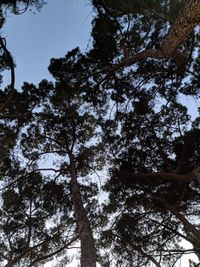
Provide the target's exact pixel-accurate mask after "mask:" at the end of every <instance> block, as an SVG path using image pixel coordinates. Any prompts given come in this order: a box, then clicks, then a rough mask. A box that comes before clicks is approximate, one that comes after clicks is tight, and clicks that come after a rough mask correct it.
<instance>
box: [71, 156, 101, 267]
mask: <svg viewBox="0 0 200 267" xmlns="http://www.w3.org/2000/svg"><path fill="white" fill-rule="evenodd" d="M69 158H70V174H71V190H72V198H73V205H74V213H75V218H76V223H77V227H78V232H79V235H80V240H81V267H96V249H95V243H94V238H93V234H92V229H91V225H90V222H89V219H88V217H87V214H86V211H85V208H84V206H83V201H82V198H81V193H80V188H79V184H78V181H77V173H76V169H75V164H74V159H73V155H72V154H70V155H69Z"/></svg>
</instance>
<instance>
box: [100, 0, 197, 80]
mask: <svg viewBox="0 0 200 267" xmlns="http://www.w3.org/2000/svg"><path fill="white" fill-rule="evenodd" d="M198 23H200V0H187V1H185V3H184V6H183V8H182V10H180V12H179V14H178V17H177V20H176V21H175V22H174V24H173V25H172V27H171V28H170V30H169V32H168V34H167V35H166V36H165V38H164V40H163V43H162V44H161V47H160V49H150V50H144V51H141V52H139V53H136V54H134V55H133V56H132V57H126V56H125V58H124V59H123V60H122V61H121V62H120V63H119V64H116V65H115V66H113V68H111V69H110V70H109V71H108V73H107V74H106V75H105V77H104V78H103V79H102V80H101V82H100V83H102V82H103V81H105V80H106V79H108V78H109V77H110V76H112V75H113V73H114V72H116V71H117V70H119V69H122V68H124V67H128V66H131V65H133V64H135V63H137V62H140V61H142V60H145V59H147V58H153V59H163V58H171V59H173V60H175V62H176V64H177V67H178V69H179V71H183V70H184V68H185V64H186V62H187V55H185V54H184V53H183V52H181V51H179V47H180V45H181V44H182V43H183V42H184V40H186V38H187V37H188V35H189V34H190V33H191V32H192V30H193V29H194V27H195V26H196V25H197V24H198Z"/></svg>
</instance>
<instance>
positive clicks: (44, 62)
mask: <svg viewBox="0 0 200 267" xmlns="http://www.w3.org/2000/svg"><path fill="white" fill-rule="evenodd" d="M46 2H47V5H45V6H44V7H43V8H42V9H41V11H40V12H34V13H33V12H26V13H24V14H23V15H19V16H14V15H11V16H9V17H8V18H7V21H6V24H5V26H4V28H3V30H2V36H3V37H6V40H7V47H8V49H9V50H10V52H11V53H12V55H13V57H14V59H15V62H16V64H17V68H16V86H15V87H16V88H17V89H19V88H20V87H21V85H22V83H23V81H27V82H33V83H36V84H37V83H38V82H40V81H41V80H42V79H44V78H48V79H51V76H50V74H49V73H48V70H47V67H48V65H49V61H50V59H51V58H52V57H63V56H64V55H65V54H66V53H67V52H68V51H69V50H71V49H73V48H75V47H77V46H79V47H80V48H81V50H82V52H84V51H85V50H86V49H87V45H88V44H89V42H90V31H91V20H92V7H91V6H90V5H89V0H56V1H55V0H47V1H46ZM4 80H5V82H4V84H6V83H9V72H7V71H6V72H4Z"/></svg>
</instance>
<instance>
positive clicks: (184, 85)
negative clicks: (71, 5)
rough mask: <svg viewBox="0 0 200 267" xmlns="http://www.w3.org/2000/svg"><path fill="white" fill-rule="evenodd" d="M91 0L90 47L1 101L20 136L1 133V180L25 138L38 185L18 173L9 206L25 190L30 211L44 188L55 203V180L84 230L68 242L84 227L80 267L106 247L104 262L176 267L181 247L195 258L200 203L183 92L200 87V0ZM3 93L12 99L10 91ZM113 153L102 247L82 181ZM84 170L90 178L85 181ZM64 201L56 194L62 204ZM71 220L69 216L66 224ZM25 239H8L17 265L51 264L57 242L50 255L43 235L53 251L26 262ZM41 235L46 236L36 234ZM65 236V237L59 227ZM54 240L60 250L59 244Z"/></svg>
mask: <svg viewBox="0 0 200 267" xmlns="http://www.w3.org/2000/svg"><path fill="white" fill-rule="evenodd" d="M92 3H93V6H94V9H95V11H96V16H95V17H94V20H93V29H92V37H93V46H92V47H91V49H90V50H89V51H88V52H87V53H86V54H85V55H82V54H81V53H80V51H79V50H78V49H74V50H72V51H70V52H69V53H68V54H67V55H66V56H65V57H64V58H60V59H52V60H51V64H50V66H49V70H50V72H51V74H52V75H53V77H54V79H55V82H54V83H52V82H48V81H46V80H43V81H42V82H41V83H40V84H39V86H35V85H33V84H29V83H25V84H24V86H23V88H22V92H21V93H18V92H17V91H15V90H13V89H12V94H15V96H17V98H18V101H16V99H17V98H16V99H15V98H11V100H9V102H8V104H6V107H5V108H4V109H3V113H2V124H1V131H2V133H5V132H9V133H10V135H11V136H12V138H10V139H9V141H10V140H12V142H7V141H8V138H3V141H5V144H4V146H3V149H4V150H5V151H6V153H5V155H6V156H5V159H6V160H7V161H6V162H7V163H6V164H2V166H3V167H2V179H5V178H6V175H7V174H6V173H7V171H8V170H9V169H10V168H11V167H12V164H13V159H12V157H11V153H14V154H15V153H16V152H15V149H16V145H17V144H19V143H20V144H21V149H22V155H23V161H24V162H28V167H27V166H26V167H25V168H26V170H25V171H24V173H25V175H27V177H29V178H30V179H29V180H30V186H29V184H27V185H26V186H24V185H23V183H22V182H21V178H20V179H19V183H18V178H17V181H15V182H16V185H17V188H18V189H15V188H13V187H14V186H13V187H12V179H9V180H10V182H11V184H10V183H8V188H10V189H9V190H10V191H9V190H8V191H7V190H6V192H5V194H4V195H3V201H4V203H5V204H4V206H3V212H4V214H6V216H8V217H9V216H11V217H15V216H17V215H16V214H15V213H13V207H14V211H15V210H16V206H15V205H16V203H15V202H14V201H10V202H9V201H8V199H9V194H11V196H13V195H14V196H16V198H19V194H18V190H21V191H20V192H21V196H22V199H20V202H19V203H18V204H17V205H18V206H17V207H20V206H23V205H29V206H28V207H29V209H30V203H31V201H30V199H29V201H28V202H27V193H26V192H27V191H28V192H30V188H36V192H35V195H34V196H33V197H34V198H35V199H36V200H38V201H39V202H40V203H47V202H48V201H50V200H51V195H48V194H47V199H45V201H46V202H44V200H43V199H42V198H41V197H40V195H41V194H44V195H45V194H46V193H44V192H43V191H44V190H45V189H44V188H45V187H46V186H47V185H48V186H50V188H53V189H52V191H51V190H50V192H53V191H54V190H57V189H58V188H59V190H58V191H59V194H60V192H61V191H62V192H63V191H64V192H66V194H67V196H66V198H67V199H66V200H67V205H69V206H67V207H68V208H69V209H67V215H68V214H69V217H70V218H71V212H72V211H74V217H72V218H73V219H74V220H75V221H76V225H77V229H75V228H73V229H72V230H73V234H72V239H70V240H72V241H74V238H76V236H77V234H78V236H79V237H80V242H81V266H82V267H85V266H87V267H88V266H96V261H97V258H96V250H98V254H100V251H101V249H102V250H103V254H106V255H105V256H106V261H107V262H105V261H104V259H103V261H104V263H103V264H107V265H108V264H109V261H110V258H109V257H111V258H112V257H113V256H114V257H115V258H114V263H113V264H114V265H115V266H116V265H117V266H123V264H124V266H133V265H135V264H137V266H151V265H152V264H153V265H154V266H157V267H160V265H161V264H162V265H165V266H169V265H170V266H173V265H174V264H175V263H176V262H177V260H178V259H179V258H180V257H181V256H182V255H183V254H184V253H189V252H194V253H196V254H197V255H198V256H199V225H198V216H199V211H197V210H196V209H195V205H196V204H198V202H199V199H198V195H199V118H197V119H196V120H195V121H194V122H191V118H190V116H189V115H188V114H187V108H186V107H185V106H183V105H182V104H181V103H180V101H179V98H180V96H181V94H182V93H183V94H186V95H193V96H198V94H199V75H198V72H199V62H200V61H199V52H198V51H197V48H198V42H197V40H198V39H199V32H198V28H197V29H194V27H195V25H197V24H198V23H199V14H200V11H199V7H200V6H199V1H165V0H162V1H136V0H134V1H128V0H126V1H119V2H116V1H100V0H94V1H92ZM179 8H181V11H180V13H179V15H178V13H177V12H178V10H179ZM3 44H4V43H3ZM194 51H197V52H196V53H193V52H194ZM4 52H6V51H4ZM185 55H186V56H185ZM7 56H8V54H7ZM10 58H11V57H10ZM8 61H9V59H8ZM4 63H5V62H4ZM7 65H9V64H7ZM7 65H5V66H7ZM127 67H129V68H127ZM7 90H8V91H9V88H8V89H7ZM2 95H3V97H5V99H6V98H7V95H8V93H7V92H6V91H5V92H2ZM10 143H11V144H10ZM7 144H9V145H7ZM102 154H103V156H102ZM48 155H51V157H50V159H52V158H54V159H55V162H54V165H55V166H48V167H47V168H43V167H41V166H40V165H41V157H44V158H47V156H48ZM4 161H5V160H4ZM105 161H106V162H107V163H108V164H109V166H110V179H109V180H108V181H107V183H106V184H105V186H104V188H105V190H106V191H107V192H108V194H109V202H108V203H107V204H106V205H105V207H104V210H103V215H104V216H102V217H106V216H107V217H108V218H109V217H110V215H112V216H111V218H112V220H111V221H109V220H107V221H106V220H105V229H104V230H105V231H103V233H102V240H101V242H100V244H99V246H98V245H95V241H94V231H95V228H96V227H97V226H100V227H101V228H100V230H101V231H102V229H103V228H102V224H101V222H100V219H102V218H101V216H100V215H99V214H98V209H97V207H98V206H97V201H96V196H97V186H96V184H95V183H94V182H93V181H91V180H87V179H86V178H87V177H88V176H89V174H90V173H91V172H92V171H94V170H95V171H96V170H100V169H101V168H102V166H103V165H104V163H105ZM48 164H50V162H49V163H48ZM21 165H22V161H21ZM20 167H21V168H22V167H23V166H20ZM27 169H29V172H31V173H34V179H36V180H37V179H38V184H39V185H40V186H39V187H37V186H36V185H35V182H34V179H32V178H33V176H32V175H29V176H28V173H27ZM39 170H40V171H41V173H38V172H39ZM44 171H49V172H50V171H52V172H53V173H54V174H55V176H53V175H50V174H49V177H48V181H47V180H46V178H45V176H44V173H43V172H44ZM83 178H85V179H86V180H87V181H86V182H83V181H82V182H80V181H81V179H82V180H83ZM22 181H23V179H22ZM21 183H22V184H21ZM14 184H15V183H14ZM6 186H7V185H6ZM23 186H24V187H23ZM48 186H47V187H48ZM51 186H52V187H51ZM60 190H61V191H60ZM69 191H70V196H71V198H72V199H71V202H68V197H69V196H68V194H69ZM24 198H25V200H24ZM11 199H12V198H11ZM61 199H62V198H61ZM61 199H60V198H56V197H55V199H54V200H55V202H54V205H55V206H54V207H57V205H58V206H59V205H60V203H59V201H60V200H61ZM6 203H10V204H9V205H8V204H6ZM69 203H71V204H73V205H70V204H69ZM62 204H63V202H62ZM65 204H66V203H65ZM63 205H64V204H63ZM72 206H73V207H72ZM43 208H44V209H43V210H41V211H40V214H41V213H42V212H44V213H45V214H47V219H50V218H51V216H53V215H54V213H49V210H48V207H46V206H45V205H44V207H43ZM7 210H9V213H8V212H7ZM55 210H56V212H58V214H59V216H61V213H60V211H58V210H57V209H56V208H55ZM6 212H7V213H6ZM17 214H18V213H17ZM25 216H27V214H25ZM29 217H30V218H31V220H32V216H29ZM73 219H72V220H73ZM104 219H105V218H104ZM194 219H195V220H194ZM193 220H194V222H193ZM11 221H12V220H11ZM70 222H71V220H70ZM41 224H43V225H44V221H42V222H41ZM3 225H6V223H5V222H3ZM29 225H31V223H30V224H29ZM33 226H34V227H35V228H36V229H37V226H35V225H33ZM68 226H69V225H68V221H65V222H64V225H63V227H66V228H65V229H68ZM17 227H18V225H17V226H16V227H15V229H11V230H9V231H14V232H15V231H17V233H19V232H18V229H19V228H20V227H23V229H26V230H25V231H27V225H22V226H21V225H19V228H17ZM65 229H64V230H63V234H65V231H66V230H65ZM37 231H39V232H40V229H39V230H38V229H37ZM45 231H46V229H45ZM4 232H5V231H4ZM9 233H10V234H11V235H14V233H11V232H9ZM3 234H4V233H3ZM19 236H20V238H19V241H18V238H17V239H16V240H17V241H16V243H15V242H14V241H13V242H14V243H13V244H14V245H13V244H12V246H14V247H15V248H16V249H18V251H17V252H16V254H15V255H14V254H13V256H12V257H13V258H12V257H11V260H10V259H9V260H8V263H9V261H10V262H11V264H12V260H13V259H16V258H18V257H20V260H21V263H19V265H20V264H27V262H28V264H35V263H37V262H39V260H41V261H43V260H45V259H46V258H45V257H46V256H45V255H49V256H52V253H53V255H54V253H57V252H58V253H59V252H60V249H59V248H57V249H56V248H55V247H54V248H55V249H54V250H53V251H52V250H51V248H50V247H49V246H50V245H46V240H45V241H44V242H45V246H46V247H47V250H48V251H45V248H43V247H42V251H41V252H42V255H41V256H40V257H39V258H37V257H36V258H34V257H33V258H31V260H30V256H29V254H28V253H29V251H28V252H27V251H26V250H25V254H26V255H25V254H24V250H19V247H20V246H19V243H20V242H21V241H20V240H21V239H23V244H24V243H27V242H28V241H27V240H28V239H27V236H26V234H25V232H22V233H21V232H20V233H19ZM197 237H198V238H197ZM33 238H36V239H37V241H38V242H39V243H38V244H40V243H41V242H42V244H43V241H42V240H43V236H38V232H37V235H36V236H35V237H34V236H33ZM40 238H41V239H42V240H40V241H39V239H40ZM59 239H61V240H60V241H61V242H62V240H63V235H60V234H59ZM183 239H185V240H187V241H189V242H190V243H191V244H192V246H193V248H192V249H191V250H189V251H188V250H185V249H184V248H182V247H181V246H180V240H183ZM70 240H69V242H71V241H70ZM49 241H50V243H48V244H52V243H51V240H49ZM65 242H67V244H68V241H65ZM5 245H7V244H5ZM54 245H56V246H57V245H58V246H59V244H57V243H56V241H55V242H54ZM66 246H67V245H66ZM66 246H65V247H64V248H66ZM22 247H23V246H22ZM61 248H62V247H61ZM64 248H63V249H64ZM32 249H34V248H32ZM107 249H108V250H109V251H110V252H108V253H107ZM11 250H12V249H11ZM49 250H50V251H49ZM36 251H37V250H36ZM133 252H134V253H133ZM45 253H46V254H45ZM109 253H110V255H109ZM11 254H12V251H11ZM33 254H34V253H33ZM35 254H36V253H35ZM27 255H28V258H27ZM3 256H4V259H5V255H3ZM98 256H99V258H98V259H101V256H100V255H98ZM6 257H7V256H6ZM38 259H39V260H38ZM111 264H112V262H111ZM27 266H28V265H27Z"/></svg>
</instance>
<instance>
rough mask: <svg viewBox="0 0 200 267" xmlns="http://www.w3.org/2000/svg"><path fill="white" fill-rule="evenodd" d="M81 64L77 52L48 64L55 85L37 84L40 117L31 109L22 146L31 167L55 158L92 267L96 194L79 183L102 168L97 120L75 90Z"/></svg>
mask: <svg viewBox="0 0 200 267" xmlns="http://www.w3.org/2000/svg"><path fill="white" fill-rule="evenodd" d="M83 63H84V57H82V55H81V54H80V52H79V50H78V49H75V50H72V51H71V52H69V53H68V54H67V55H66V56H65V58H61V59H52V60H51V64H50V66H49V70H50V72H51V73H52V74H53V76H54V78H55V79H56V83H55V85H54V84H52V83H49V82H47V81H45V80H44V81H42V82H41V83H40V85H39V88H38V92H37V94H38V98H39V99H41V101H40V109H41V111H40V112H37V109H36V110H35V112H34V113H33V116H34V118H33V120H32V122H31V124H30V125H29V126H28V128H27V131H26V134H23V139H22V141H21V142H22V145H23V147H24V149H23V151H24V156H25V157H28V158H30V159H32V160H33V161H35V160H37V159H39V157H40V155H45V154H52V155H55V156H56V157H58V158H59V157H60V160H59V161H58V163H57V164H56V165H57V166H58V170H59V171H58V175H57V178H55V179H58V177H59V176H61V177H63V179H65V181H68V187H69V186H70V190H71V197H72V203H73V210H74V217H75V221H76V224H77V229H78V234H79V236H80V242H81V266H83V267H84V266H87V267H89V266H91V267H92V266H96V248H95V243H94V238H93V233H92V222H91V221H94V220H95V210H94V209H95V206H94V205H95V203H96V201H95V199H94V198H93V196H95V195H96V194H97V188H96V185H95V184H94V183H92V182H89V184H88V185H84V184H83V185H81V184H80V182H79V181H78V179H80V178H81V177H87V176H88V175H89V174H90V173H91V171H92V170H93V169H95V170H97V169H98V168H100V167H101V161H102V158H101V150H102V146H101V144H99V143H97V145H95V138H94V137H95V135H96V134H97V131H96V127H97V126H96V118H95V116H94V115H93V114H92V110H91V108H90V107H89V105H88V104H87V103H86V102H85V101H84V94H85V91H84V90H82V88H81V87H80V88H79V87H78V83H80V77H81V72H82V65H83ZM71 83H73V84H72V85H71ZM30 136H31V137H30ZM85 205H87V206H86V207H85ZM88 213H89V214H90V215H88ZM91 214H93V216H92V217H91ZM88 216H90V218H89V217H88Z"/></svg>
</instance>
